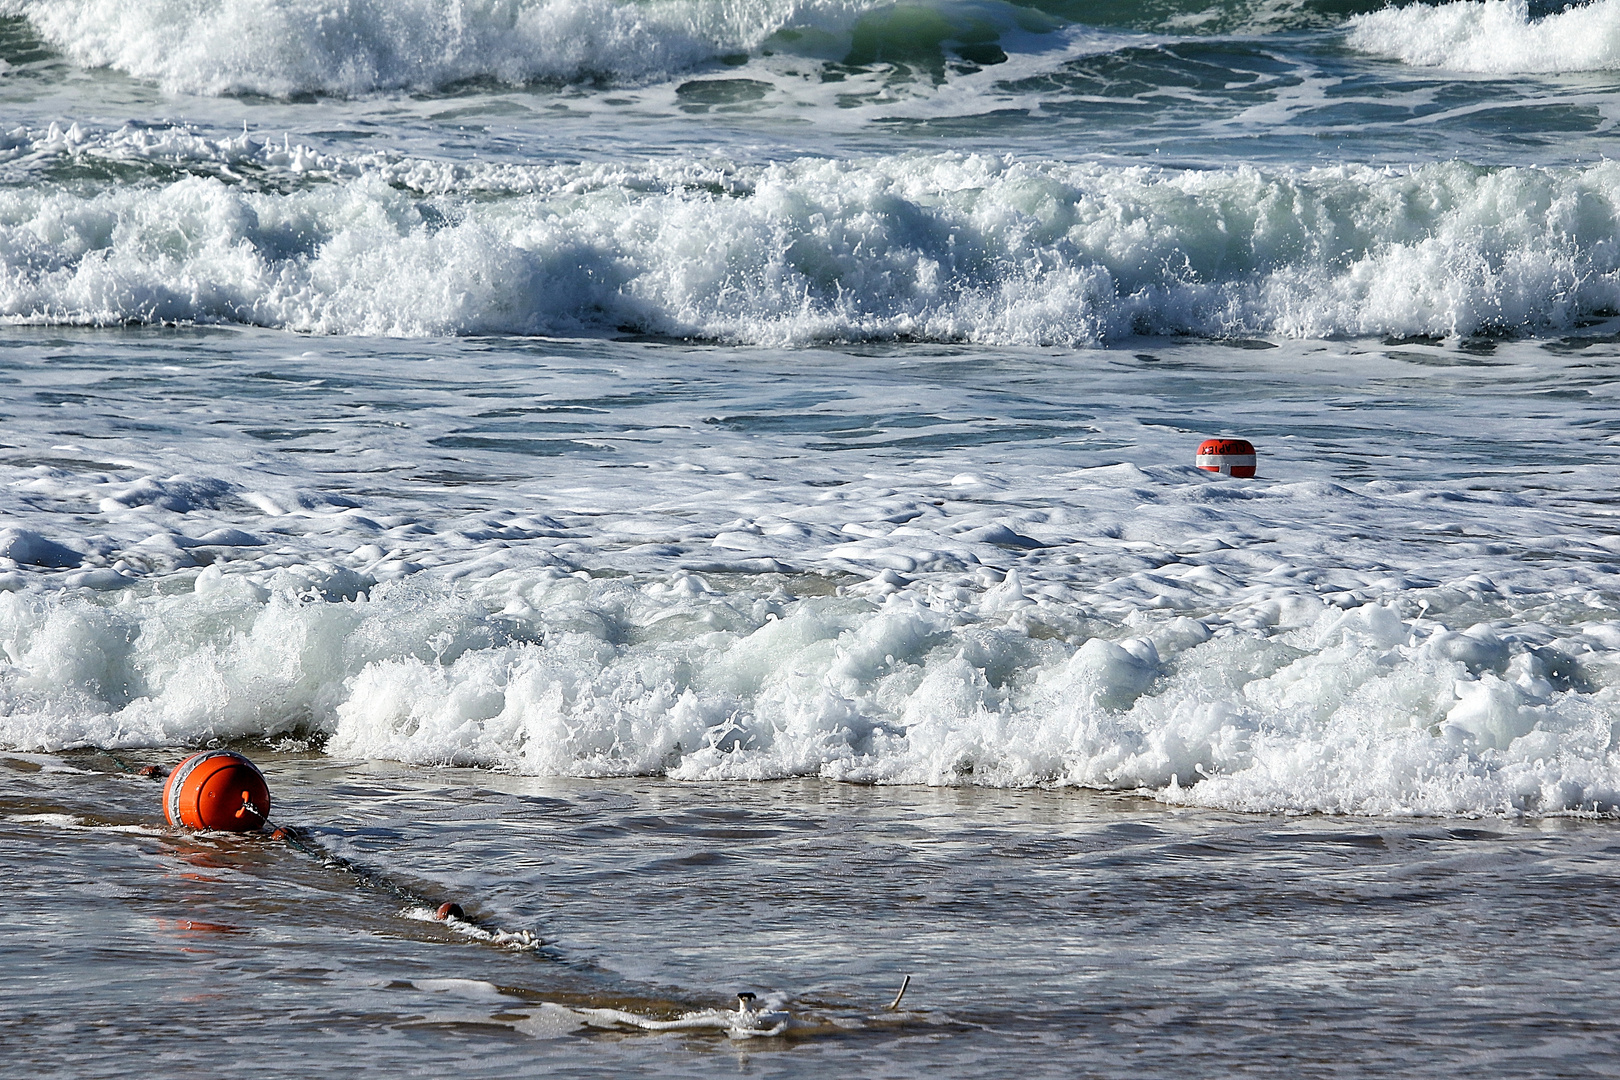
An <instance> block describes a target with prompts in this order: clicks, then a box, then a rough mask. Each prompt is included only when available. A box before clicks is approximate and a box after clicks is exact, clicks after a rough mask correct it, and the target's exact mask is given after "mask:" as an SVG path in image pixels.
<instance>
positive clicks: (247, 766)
mask: <svg viewBox="0 0 1620 1080" xmlns="http://www.w3.org/2000/svg"><path fill="white" fill-rule="evenodd" d="M163 816H164V817H166V818H167V819H168V820H169V824H170V825H176V826H180V827H182V828H187V829H220V830H224V831H226V832H252V831H254V830H255V829H258V828H259V827H260V826H262V825H263V824H264V823H265V820H266V819H267V818H269V816H270V785H269V784H268V783H266V782H265V779H264V774H263V773H262V772H260V771H259V767H258V766H257V765H255V764H253V762H251V761H249V760H248V759H247V758H245V757H243V756H242V755H241V754H238V753H236V752H235V751H234V750H204V751H203V752H202V753H200V754H192V755H191V756H190V757H188V758H186V760H184V761H182V762H181V763H180V764H178V765H176V766H175V767H174V772H172V773H170V774H169V782H168V783H167V784H165V785H164V786H163Z"/></svg>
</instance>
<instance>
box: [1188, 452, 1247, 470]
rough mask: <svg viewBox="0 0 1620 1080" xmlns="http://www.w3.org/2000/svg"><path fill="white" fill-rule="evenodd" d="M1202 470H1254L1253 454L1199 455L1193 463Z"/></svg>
mask: <svg viewBox="0 0 1620 1080" xmlns="http://www.w3.org/2000/svg"><path fill="white" fill-rule="evenodd" d="M1193 464H1194V465H1197V466H1198V467H1199V468H1200V469H1213V470H1216V471H1219V472H1223V473H1224V472H1230V471H1231V470H1232V469H1233V468H1235V467H1240V466H1247V467H1248V468H1251V469H1252V468H1254V455H1253V454H1199V455H1198V457H1197V459H1196V460H1195V461H1194V462H1193Z"/></svg>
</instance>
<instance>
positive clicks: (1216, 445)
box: [1193, 439, 1254, 476]
mask: <svg viewBox="0 0 1620 1080" xmlns="http://www.w3.org/2000/svg"><path fill="white" fill-rule="evenodd" d="M1193 464H1194V465H1197V466H1198V467H1199V468H1200V469H1203V470H1204V471H1206V472H1217V473H1220V474H1221V475H1222V476H1253V475H1254V443H1252V442H1250V441H1249V440H1248V439H1205V440H1204V441H1203V442H1201V443H1199V444H1198V457H1196V458H1195V459H1193Z"/></svg>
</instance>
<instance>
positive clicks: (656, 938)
mask: <svg viewBox="0 0 1620 1080" xmlns="http://www.w3.org/2000/svg"><path fill="white" fill-rule="evenodd" d="M257 756H258V758H259V760H260V761H261V763H263V764H264V765H265V766H266V767H267V769H268V772H269V775H270V778H271V782H272V785H273V787H274V791H275V795H276V798H277V799H278V803H277V808H276V811H275V816H276V817H277V818H278V819H280V820H282V821H296V822H300V823H309V824H310V825H311V826H312V829H311V836H312V838H313V839H314V840H315V841H316V842H318V843H319V844H321V845H323V846H324V847H326V848H328V849H330V850H332V851H334V852H338V853H341V854H342V855H344V856H346V857H348V858H351V859H353V860H355V861H356V862H358V863H359V864H361V865H362V866H364V867H366V868H367V869H368V870H370V871H372V872H374V873H379V874H386V875H390V876H391V877H392V878H393V879H394V880H396V881H398V882H402V883H404V884H405V886H406V887H408V888H411V889H414V890H416V891H417V892H418V893H419V894H420V895H423V896H426V897H429V898H431V899H433V900H437V899H439V898H441V897H442V898H456V899H459V900H460V901H461V902H462V903H464V904H465V905H466V907H467V909H468V914H469V915H470V916H471V917H472V918H474V919H475V920H478V921H479V922H480V923H483V924H486V925H489V926H499V927H502V928H506V929H509V930H510V929H528V930H533V931H536V932H538V933H539V934H541V935H543V936H544V937H545V938H547V939H548V940H549V941H550V942H551V944H550V945H548V946H547V947H546V949H545V950H544V951H542V952H539V953H535V952H529V951H514V950H511V949H501V948H496V947H490V946H484V945H479V944H475V943H467V942H465V941H462V940H457V935H455V934H454V933H452V932H450V931H447V930H446V929H444V928H443V926H442V925H441V924H437V923H433V922H419V921H414V920H412V919H408V918H404V917H402V915H401V914H400V910H401V903H400V901H399V900H398V899H397V898H396V897H395V896H393V895H391V894H388V893H386V892H383V891H381V890H378V889H364V888H358V887H356V885H355V882H354V879H353V878H352V877H351V876H350V875H348V874H346V873H344V872H343V871H341V870H331V869H328V870H322V869H320V868H319V866H318V865H316V864H315V862H314V861H313V860H311V859H309V858H307V857H306V856H304V855H302V854H300V853H298V852H295V851H292V850H290V849H288V848H286V847H285V846H283V845H280V844H277V843H276V842H274V841H270V840H268V839H259V838H247V839H239V838H233V837H228V836H199V837H183V836H180V835H177V834H175V833H173V832H171V831H168V830H165V829H161V828H157V827H154V826H153V825H152V824H151V822H152V820H153V817H154V814H155V808H156V802H157V799H156V790H157V784H156V782H154V781H147V780H136V779H131V778H129V777H128V775H127V774H122V773H119V772H118V771H117V767H116V765H115V764H114V763H113V762H112V761H111V760H110V759H109V758H108V757H107V756H106V755H104V754H96V753H82V754H72V755H67V756H66V757H51V756H35V755H13V756H12V757H11V758H9V759H7V761H6V762H4V763H3V767H4V768H5V769H6V770H7V772H6V776H7V781H6V793H5V796H4V799H5V804H4V814H5V817H4V824H3V826H0V828H3V830H4V834H5V838H6V842H7V849H8V850H9V851H11V852H13V853H15V855H16V856H20V857H14V858H11V859H8V860H7V863H6V869H5V871H4V874H5V875H6V879H7V880H6V884H7V886H8V889H7V891H8V894H9V895H12V896H13V897H14V898H16V903H15V904H14V909H13V919H14V924H13V928H14V932H13V933H11V934H8V935H7V938H6V942H5V944H4V945H3V946H0V949H3V950H4V952H5V953H6V966H7V970H8V972H11V973H13V977H12V978H8V979H7V980H6V988H5V989H4V990H0V994H3V995H4V996H5V998H6V999H7V1000H6V1005H7V1007H6V1009H5V1010H4V1013H5V1016H6V1020H5V1021H3V1024H4V1029H5V1030H6V1041H7V1043H8V1044H10V1045H11V1046H12V1047H13V1048H15V1049H14V1050H13V1051H11V1052H8V1054H7V1055H6V1057H7V1060H8V1065H7V1067H6V1070H5V1071H6V1072H7V1074H8V1075H10V1074H15V1075H25V1074H31V1073H33V1072H35V1071H37V1069H38V1068H39V1067H42V1066H44V1067H49V1068H62V1067H64V1066H66V1067H67V1068H68V1069H69V1070H70V1071H71V1072H72V1073H73V1074H74V1075H82V1076H101V1075H123V1074H125V1073H126V1072H127V1070H128V1068H129V1064H130V1061H131V1059H132V1056H133V1057H134V1058H135V1059H138V1060H143V1061H147V1062H153V1063H157V1062H161V1063H163V1064H164V1065H165V1067H167V1068H175V1067H179V1068H182V1069H187V1068H195V1069H212V1068H218V1067H221V1064H222V1063H224V1062H229V1061H232V1060H236V1061H240V1060H243V1056H244V1055H245V1056H247V1057H248V1059H254V1058H259V1059H260V1060H263V1061H264V1062H265V1063H266V1064H265V1066H264V1067H265V1068H267V1069H268V1071H270V1072H272V1073H274V1074H291V1073H292V1072H293V1071H295V1070H296V1071H297V1072H298V1073H299V1074H300V1075H317V1076H324V1075H337V1074H341V1073H345V1072H347V1071H349V1070H350V1069H351V1068H352V1062H353V1061H355V1060H356V1058H364V1059H365V1060H366V1061H368V1062H369V1063H371V1066H372V1067H375V1068H382V1069H385V1070H388V1071H407V1070H408V1071H413V1072H416V1071H420V1072H426V1073H438V1072H442V1071H446V1070H450V1069H454V1070H455V1071H457V1072H458V1073H462V1074H465V1075H469V1076H482V1075H511V1074H514V1073H515V1074H519V1075H530V1074H541V1073H544V1074H546V1075H607V1074H613V1075H623V1074H632V1075H643V1074H646V1075H652V1074H659V1075H712V1073H713V1072H714V1071H715V1070H716V1069H722V1070H725V1071H728V1072H729V1071H731V1070H733V1069H735V1070H736V1071H739V1072H742V1073H745V1074H748V1075H767V1076H769V1075H848V1074H849V1073H851V1072H862V1073H879V1074H882V1075H890V1076H911V1075H919V1074H923V1073H925V1072H932V1071H936V1070H938V1069H940V1068H946V1069H951V1070H959V1071H971V1072H973V1073H975V1074H981V1075H990V1076H1014V1075H1026V1074H1031V1073H1033V1074H1036V1075H1073V1074H1074V1073H1075V1072H1077V1071H1078V1072H1083V1073H1085V1074H1087V1075H1099V1076H1126V1075H1142V1074H1143V1073H1144V1072H1146V1073H1148V1074H1151V1075H1200V1076H1228V1075H1256V1074H1258V1075H1267V1076H1270V1075H1276V1076H1301V1075H1303V1076H1327V1075H1341V1074H1345V1073H1350V1074H1354V1075H1385V1074H1390V1075H1394V1074H1410V1072H1411V1071H1412V1069H1414V1068H1417V1069H1424V1070H1426V1069H1434V1070H1444V1071H1448V1072H1449V1071H1454V1070H1457V1069H1463V1068H1466V1069H1468V1070H1469V1071H1471V1072H1475V1073H1477V1074H1479V1075H1485V1076H1525V1075H1538V1076H1574V1075H1590V1074H1591V1073H1592V1072H1594V1071H1596V1072H1601V1071H1602V1069H1603V1067H1604V1066H1603V1063H1604V1062H1605V1061H1606V1060H1607V1059H1608V1058H1609V1057H1610V1056H1612V1054H1613V1053H1614V1049H1615V1036H1616V1033H1615V1025H1614V1020H1613V1009H1614V1002H1613V1000H1612V994H1611V993H1610V991H1609V990H1608V989H1607V987H1608V986H1609V985H1610V984H1611V983H1612V980H1611V979H1609V978H1607V977H1606V976H1607V975H1609V974H1610V973H1612V972H1613V971H1614V970H1615V967H1616V961H1617V957H1616V954H1615V948H1614V945H1613V942H1614V940H1615V937H1616V935H1615V929H1616V927H1615V918H1614V914H1613V910H1612V907H1613V905H1611V904H1609V903H1608V902H1607V900H1606V899H1605V897H1606V896H1607V894H1608V893H1609V892H1610V891H1612V889H1613V887H1614V880H1613V877H1614V874H1613V862H1614V860H1613V859H1612V857H1611V856H1612V855H1613V853H1614V838H1613V830H1612V826H1611V825H1610V824H1609V823H1606V822H1582V821H1569V820H1564V821H1554V820H1547V821H1542V822H1518V823H1514V822H1501V821H1496V822H1481V823H1455V822H1454V823H1446V822H1390V821H1355V822H1349V821H1343V820H1335V819H1325V818H1267V817H1256V816H1250V815H1234V814H1226V813H1219V812H1213V811H1207V810H1178V809H1169V808H1165V807H1163V806H1159V805H1156V804H1154V803H1152V802H1150V801H1145V800H1141V799H1135V798H1118V797H1110V796H1101V795H1094V794H1086V793H1079V792H1072V791H1070V792H1052V791H995V790H985V789H979V788H943V789H941V788H872V787H858V786H851V785H847V784H834V783H826V782H822V781H815V780H803V781H792V782H787V783H773V784H718V785H717V784H695V785H694V784H675V783H670V782H667V781H648V780H639V779H625V780H613V781H580V780H564V779H546V780H540V779H519V778H514V777H500V776H492V775H490V774H489V773H480V772H468V771H460V770H453V771H447V772H422V771H420V770H413V769H408V768H402V767H398V766H386V765H369V766H368V765H359V764H345V763H341V762H330V761H327V760H324V759H321V758H319V757H311V756H309V755H307V754H285V753H283V754H275V753H268V752H264V751H262V750H261V751H260V752H259V753H258V754H257ZM151 757H152V755H150V754H136V755H131V756H129V757H128V758H127V759H124V760H125V763H126V764H128V765H131V766H135V765H138V764H140V763H143V762H145V761H146V760H148V758H151ZM159 757H161V755H159ZM36 766H43V768H42V769H41V770H40V771H29V770H32V769H34V768H35V767H36ZM63 766H67V767H68V768H69V769H70V770H71V771H64V770H63V768H62V767H63ZM87 769H88V770H92V771H81V770H87ZM102 770H108V771H102ZM41 865H51V866H55V867H59V868H60V870H58V871H57V872H56V873H53V874H51V875H49V876H48V877H46V878H44V879H40V878H39V877H38V876H37V875H30V874H28V873H26V872H25V871H24V869H23V868H24V867H29V866H41ZM64 974H69V975H71V978H68V979H64ZM908 974H909V975H911V976H912V982H911V985H910V988H909V989H908V991H907V993H906V996H905V998H904V999H903V1001H902V1009H901V1010H899V1011H897V1012H892V1013H891V1012H887V1011H885V1010H884V1009H883V1005H885V1004H887V1003H888V1000H889V999H890V998H891V997H892V996H893V993H894V991H895V989H896V988H897V987H898V986H899V984H900V981H901V978H902V976H904V975H908ZM742 989H748V990H751V991H753V992H756V993H759V994H761V996H762V997H767V998H768V1000H770V1001H771V1002H772V1003H773V1004H776V1005H778V1006H780V1007H784V1008H786V1009H788V1010H789V1011H791V1013H792V1014H793V1016H794V1018H795V1021H796V1024H797V1025H798V1026H796V1027H795V1028H793V1029H791V1030H790V1032H789V1033H788V1034H787V1035H785V1036H781V1037H777V1038H773V1039H737V1038H729V1037H727V1036H725V1035H722V1034H718V1033H711V1034H704V1033H656V1032H634V1031H627V1030H622V1029H620V1030H602V1029H597V1030H592V1029H589V1028H585V1027H583V1026H580V1025H579V1023H578V1020H577V1018H575V1019H559V1017H561V1016H563V1014H562V1013H561V1011H560V1010H559V1009H558V1006H562V1007H564V1008H569V1009H575V1010H582V1009H588V1008H599V1009H600V1008H616V1009H623V1010H629V1011H632V1012H633V1013H635V1014H637V1015H642V1016H648V1017H667V1016H670V1015H672V1014H676V1013H680V1012H683V1011H691V1010H696V1009H701V1008H722V1009H724V1008H729V1007H730V1004H729V1001H728V999H729V998H730V996H731V995H732V994H733V993H734V992H736V991H738V990H742ZM547 1003H549V1005H548V1004H547ZM25 1032H26V1035H25V1034H24V1033H25ZM14 1040H21V1041H14ZM261 1055H271V1056H269V1057H261Z"/></svg>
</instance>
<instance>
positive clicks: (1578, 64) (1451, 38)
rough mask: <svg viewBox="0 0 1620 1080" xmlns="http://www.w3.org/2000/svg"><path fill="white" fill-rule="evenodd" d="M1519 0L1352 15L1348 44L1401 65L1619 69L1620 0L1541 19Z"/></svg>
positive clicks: (1597, 1) (1600, 0)
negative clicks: (1395, 60) (1393, 60)
mask: <svg viewBox="0 0 1620 1080" xmlns="http://www.w3.org/2000/svg"><path fill="white" fill-rule="evenodd" d="M1535 15H1536V13H1535V12H1534V11H1533V10H1532V9H1531V7H1530V5H1529V4H1528V3H1526V0H1463V2H1461V3H1450V4H1441V5H1439V6H1437V7H1428V6H1426V5H1422V4H1413V5H1410V6H1407V7H1399V8H1394V7H1391V8H1386V9H1385V10H1383V11H1377V12H1372V13H1370V14H1367V15H1361V16H1357V17H1356V18H1354V19H1352V20H1351V22H1350V27H1351V29H1350V44H1351V45H1352V46H1353V47H1355V48H1357V49H1360V50H1362V51H1363V52H1368V53H1374V54H1376V55H1380V56H1391V57H1394V58H1396V59H1398V60H1401V61H1404V62H1405V63H1408V64H1417V65H1423V66H1427V67H1444V68H1450V69H1452V70H1454V71H1480V72H1495V73H1502V74H1508V73H1513V72H1526V73H1533V72H1558V71H1610V70H1614V69H1616V68H1620V3H1617V2H1616V0H1594V2H1593V3H1589V4H1582V5H1580V6H1574V7H1570V8H1568V9H1567V10H1561V11H1557V12H1554V13H1552V14H1548V15H1545V16H1543V17H1541V18H1537V17H1535Z"/></svg>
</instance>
